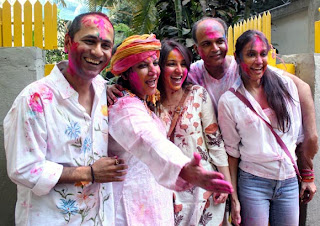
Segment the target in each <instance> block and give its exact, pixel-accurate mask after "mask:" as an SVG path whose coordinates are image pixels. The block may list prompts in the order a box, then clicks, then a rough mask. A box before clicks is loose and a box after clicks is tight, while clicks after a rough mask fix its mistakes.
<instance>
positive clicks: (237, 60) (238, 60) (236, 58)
mask: <svg viewBox="0 0 320 226" xmlns="http://www.w3.org/2000/svg"><path fill="white" fill-rule="evenodd" d="M233 56H234V59H235V60H236V62H237V64H240V59H239V57H237V55H236V53H233Z"/></svg>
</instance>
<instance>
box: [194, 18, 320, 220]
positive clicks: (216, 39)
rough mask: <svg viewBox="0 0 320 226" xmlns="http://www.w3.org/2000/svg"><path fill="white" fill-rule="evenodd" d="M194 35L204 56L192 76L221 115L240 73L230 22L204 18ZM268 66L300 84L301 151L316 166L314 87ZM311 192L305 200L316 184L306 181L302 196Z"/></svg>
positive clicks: (235, 216) (308, 164)
mask: <svg viewBox="0 0 320 226" xmlns="http://www.w3.org/2000/svg"><path fill="white" fill-rule="evenodd" d="M192 37H193V40H194V43H195V44H194V48H195V50H196V52H197V53H198V54H199V55H200V57H201V60H198V61H196V62H194V63H193V64H192V65H191V68H190V72H189V74H188V80H189V81H190V82H192V83H194V84H198V85H201V86H203V87H205V88H206V89H207V91H208V93H209V95H210V97H211V100H212V102H213V105H214V108H215V111H216V113H217V115H218V112H217V105H218V101H219V99H220V97H221V95H222V94H223V93H225V92H226V91H227V90H228V89H229V88H230V87H231V86H232V85H233V83H234V82H235V81H236V80H237V78H238V76H239V74H238V72H237V63H236V61H235V59H234V57H233V56H229V55H226V54H227V51H228V44H227V38H226V37H227V25H226V23H225V22H224V21H223V20H221V19H220V18H211V17H205V18H202V19H200V20H199V21H197V22H196V23H195V24H194V25H193V28H192ZM268 67H270V69H272V70H274V71H277V73H279V74H282V75H285V76H288V77H290V78H291V79H292V80H293V82H294V83H295V85H296V86H297V89H298V92H299V98H300V104H301V109H302V118H303V128H304V135H305V139H304V141H303V143H302V144H301V145H300V146H299V147H298V149H297V152H298V153H300V154H299V155H300V159H301V168H303V169H313V163H312V160H313V158H314V156H315V154H316V153H317V151H318V134H317V131H316V123H315V110H314V104H313V98H312V93H311V89H310V87H309V85H308V84H307V83H305V82H303V81H302V80H301V79H299V78H298V77H296V76H294V75H292V74H290V73H288V72H285V71H282V70H279V69H276V68H274V67H271V66H269V65H268ZM308 192H310V193H312V194H311V195H308V196H307V198H305V199H304V200H303V201H305V202H308V201H310V200H311V198H312V197H313V194H314V192H315V188H314V187H313V186H311V185H310V184H308V183H303V184H302V187H301V191H300V196H301V197H302V196H304V195H305V194H307V193H308ZM310 197H311V198H310ZM231 203H232V202H231ZM233 211H234V212H233V213H232V218H233V223H234V224H235V225H239V222H240V221H241V219H240V218H239V212H240V209H237V207H235V208H233Z"/></svg>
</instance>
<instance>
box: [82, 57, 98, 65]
mask: <svg viewBox="0 0 320 226" xmlns="http://www.w3.org/2000/svg"><path fill="white" fill-rule="evenodd" d="M84 60H85V61H86V62H87V63H89V64H93V65H99V64H100V63H101V61H98V60H93V59H91V58H88V57H85V58H84Z"/></svg>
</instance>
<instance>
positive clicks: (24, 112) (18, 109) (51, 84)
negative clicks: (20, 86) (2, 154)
mask: <svg viewBox="0 0 320 226" xmlns="http://www.w3.org/2000/svg"><path fill="white" fill-rule="evenodd" d="M92 85H93V88H94V91H95V97H94V103H93V109H92V115H91V116H90V115H88V114H87V113H86V111H85V109H84V107H83V106H81V105H80V104H79V102H78V93H77V92H76V91H75V90H74V89H73V88H72V87H71V86H70V84H69V83H68V81H67V80H66V79H65V77H64V76H63V74H62V73H61V72H60V70H59V68H58V67H57V66H55V67H54V69H53V70H52V72H51V74H50V75H49V76H47V77H45V78H43V79H41V80H38V81H36V82H34V83H32V84H30V85H29V86H27V87H26V88H25V89H24V90H23V91H22V92H21V93H20V94H19V96H18V97H17V98H16V100H15V102H14V103H13V106H12V108H11V110H10V111H9V112H8V114H7V116H6V117H5V119H4V123H3V125H4V134H5V150H6V155H7V161H8V174H9V177H10V178H11V180H12V181H13V182H15V183H16V184H17V187H18V193H17V204H16V213H15V214H16V225H66V224H69V225H114V218H113V217H114V214H113V213H114V212H113V211H114V210H113V196H112V186H111V183H110V184H107V183H106V184H99V183H94V184H91V183H88V184H86V185H85V184H84V183H79V184H57V182H58V180H59V178H60V176H61V173H62V169H63V166H68V167H71V166H87V165H89V164H93V163H94V161H95V160H97V159H99V158H100V157H102V156H106V155H107V144H108V117H107V110H106V108H107V102H106V91H105V80H104V79H103V78H102V77H101V76H97V77H96V78H95V79H93V81H92Z"/></svg>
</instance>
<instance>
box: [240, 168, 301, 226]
mask: <svg viewBox="0 0 320 226" xmlns="http://www.w3.org/2000/svg"><path fill="white" fill-rule="evenodd" d="M238 196H239V201H240V204H241V222H242V225H244V226H246V225H247V226H267V225H268V222H270V225H271V226H275V225H276V226H284V225H286V226H297V225H299V186H298V180H297V177H293V178H289V179H287V180H271V179H266V178H263V177H258V176H254V175H252V174H250V173H246V172H244V171H243V170H241V169H239V175H238Z"/></svg>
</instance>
